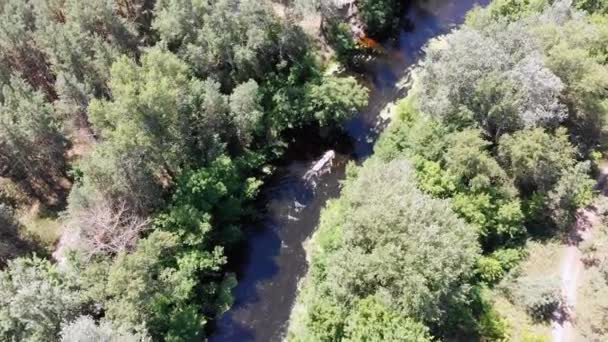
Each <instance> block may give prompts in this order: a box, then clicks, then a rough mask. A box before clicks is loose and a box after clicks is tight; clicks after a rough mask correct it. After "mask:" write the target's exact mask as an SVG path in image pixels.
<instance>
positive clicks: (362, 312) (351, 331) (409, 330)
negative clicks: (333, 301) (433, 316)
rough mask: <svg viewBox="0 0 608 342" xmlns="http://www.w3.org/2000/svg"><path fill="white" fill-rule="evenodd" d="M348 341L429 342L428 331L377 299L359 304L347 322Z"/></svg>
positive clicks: (346, 333) (346, 338) (366, 300)
mask: <svg viewBox="0 0 608 342" xmlns="http://www.w3.org/2000/svg"><path fill="white" fill-rule="evenodd" d="M347 322H348V323H347V325H346V329H345V330H346V331H345V335H346V337H345V338H344V341H370V342H371V341H404V342H405V341H407V342H428V341H431V340H432V339H431V336H430V334H429V333H428V328H427V327H425V326H424V325H423V324H421V323H418V322H416V321H414V320H412V319H410V318H407V317H403V316H401V315H399V314H398V313H397V312H395V311H393V310H392V309H391V308H389V307H387V306H386V305H385V304H383V303H382V302H380V301H379V300H378V299H377V298H375V297H370V298H365V299H362V300H361V301H359V303H357V305H356V306H355V309H354V311H353V312H352V313H351V315H350V316H349V317H348V319H347Z"/></svg>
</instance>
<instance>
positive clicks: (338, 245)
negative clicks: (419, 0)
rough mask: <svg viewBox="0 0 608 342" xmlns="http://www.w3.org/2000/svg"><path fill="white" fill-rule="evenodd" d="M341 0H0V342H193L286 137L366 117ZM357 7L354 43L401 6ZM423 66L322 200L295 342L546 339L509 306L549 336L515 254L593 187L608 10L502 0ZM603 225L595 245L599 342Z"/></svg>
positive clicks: (374, 32)
mask: <svg viewBox="0 0 608 342" xmlns="http://www.w3.org/2000/svg"><path fill="white" fill-rule="evenodd" d="M446 1H447V0H446ZM338 2H339V1H333V0H319V1H313V0H310V1H307V0H294V1H276V2H273V1H270V0H90V1H79V0H1V1H0V88H1V92H0V237H1V239H0V340H2V341H64V342H72V341H79V342H84V341H86V342H88V341H202V340H205V339H206V338H207V337H208V336H209V335H210V334H211V333H212V331H213V323H214V321H215V320H216V319H217V318H218V317H219V316H220V315H222V314H223V313H224V312H226V311H227V310H228V309H229V308H230V307H231V306H232V304H233V296H232V290H233V289H234V288H235V286H236V284H237V277H236V275H235V274H234V272H233V268H232V267H231V261H232V260H231V258H230V256H231V255H233V254H234V252H235V251H238V250H239V249H240V248H241V246H242V245H241V244H242V242H243V239H244V237H245V236H246V231H244V228H243V227H245V226H246V225H245V223H247V222H251V221H254V220H255V219H256V218H257V217H258V215H259V212H257V211H256V206H255V205H254V203H255V201H256V199H257V198H258V195H259V192H260V189H261V188H262V187H263V185H264V183H265V181H266V180H267V179H268V178H269V177H270V176H271V175H272V173H273V170H274V167H275V166H274V165H275V164H276V163H277V162H278V161H280V160H281V158H283V157H284V156H285V154H286V152H287V151H288V149H289V147H290V145H291V144H293V139H292V138H293V136H295V134H294V132H302V131H304V132H306V131H308V130H311V131H313V130H314V131H319V130H322V129H323V130H326V131H328V132H331V134H334V133H335V134H338V133H336V132H340V131H341V130H342V128H343V124H344V123H345V122H346V121H347V120H349V119H350V118H351V117H353V116H354V115H356V113H358V112H359V111H361V110H362V109H363V108H365V106H366V105H367V104H368V100H369V99H368V96H369V90H368V89H367V87H366V86H364V85H363V84H362V82H360V81H359V80H358V79H357V78H356V77H355V76H357V74H356V72H355V71H354V69H355V66H356V64H357V60H358V58H360V57H361V56H368V55H371V56H372V57H373V55H374V54H377V53H378V51H370V46H366V44H364V42H365V41H363V40H359V38H361V37H357V36H353V35H352V34H351V33H350V30H351V28H350V27H349V26H348V25H347V24H346V23H345V22H344V20H343V17H342V14H341V13H340V11H339V10H338V9H337V8H336V3H338ZM355 2H356V4H357V8H358V14H357V15H358V17H357V18H358V19H357V20H358V22H360V25H361V26H362V27H363V28H364V29H365V34H366V36H365V37H370V38H373V39H374V40H370V41H375V40H378V41H381V40H383V39H387V38H389V37H391V36H392V35H394V34H395V32H396V30H398V28H399V26H400V25H402V24H403V23H402V22H401V16H402V12H403V11H404V9H405V7H406V6H407V5H408V4H409V3H410V1H398V0H356V1H355ZM311 8H312V9H313V10H314V11H315V12H320V15H321V17H322V19H321V26H322V27H321V28H320V30H321V31H322V32H321V33H319V32H317V33H316V34H318V35H321V36H322V37H319V36H314V34H311V33H310V32H308V31H307V30H306V29H305V27H303V25H302V24H301V23H302V19H303V17H304V18H305V17H306V16H307V15H309V11H310V9H311ZM320 41H321V42H320ZM362 42H363V43H362ZM322 44H327V47H325V48H328V49H330V50H331V51H332V54H331V56H329V57H328V56H327V54H325V53H323V52H322V48H321V47H320V46H319V45H322ZM424 52H425V57H424V59H423V61H422V63H421V64H420V65H419V66H418V67H417V68H416V70H415V71H414V83H413V86H412V89H410V90H409V92H408V95H407V96H406V97H405V98H403V99H401V100H400V101H399V102H398V104H397V105H396V109H395V110H394V115H393V118H392V122H391V123H390V125H389V127H388V128H387V129H386V130H385V132H384V133H383V134H382V135H381V137H380V139H379V141H378V142H377V143H376V145H375V154H374V156H373V157H371V158H370V159H369V160H367V161H365V163H363V164H362V165H355V164H352V165H349V166H348V168H347V174H348V176H347V178H346V179H345V180H344V182H343V184H342V192H341V195H340V197H339V198H337V199H335V200H332V201H330V202H329V203H328V205H327V207H326V208H325V209H324V210H323V212H322V215H321V218H320V224H319V227H318V228H317V231H316V232H315V234H314V236H313V237H312V239H311V241H310V242H309V243H308V253H309V255H308V257H309V259H310V265H309V270H308V274H307V275H306V277H305V278H304V279H303V280H302V283H301V287H300V289H299V292H298V298H297V303H296V304H295V306H294V308H293V311H292V315H291V320H290V322H289V331H288V334H287V336H286V338H287V340H290V341H436V340H444V339H455V340H485V341H506V340H511V339H513V338H516V337H517V338H518V339H519V340H522V341H530V342H531V341H544V339H543V337H542V336H540V335H539V334H536V333H535V332H530V331H523V332H521V331H519V330H517V329H515V327H516V326H515V324H514V323H513V320H512V317H509V315H508V314H506V313H505V312H504V310H503V309H501V307H499V303H500V301H501V300H502V298H506V299H505V300H506V302H508V303H510V304H508V305H512V306H513V307H514V308H516V309H517V310H520V309H521V310H522V311H523V312H524V314H525V315H526V317H528V318H529V319H530V320H531V321H532V322H535V323H539V324H546V322H548V321H549V320H550V319H551V317H552V315H553V313H554V312H555V311H556V310H557V309H558V308H560V306H561V305H562V304H563V303H562V301H563V299H562V298H561V297H560V294H559V288H558V287H557V285H556V284H555V282H554V281H552V279H547V278H543V277H538V276H537V277H534V276H533V275H527V274H525V272H524V271H522V267H523V266H522V265H524V264H525V263H526V260H527V258H528V257H529V256H531V255H533V254H534V249H533V248H531V247H530V245H531V244H534V243H546V242H547V241H553V240H556V239H560V238H562V237H563V236H565V235H567V234H568V232H569V229H570V227H571V226H572V225H573V224H574V223H575V222H576V220H577V217H578V216H577V213H578V209H579V208H582V207H585V206H588V205H590V204H592V203H595V202H596V201H597V198H598V193H597V191H596V190H595V188H594V186H595V184H596V182H595V179H594V178H595V176H596V175H597V174H598V172H599V163H600V160H601V159H602V155H603V153H604V152H605V147H606V133H607V128H608V126H607V122H606V119H607V114H608V3H606V2H605V1H601V0H576V1H574V3H572V1H567V0H555V1H553V0H495V1H493V2H492V3H491V4H490V5H489V6H488V7H486V8H480V7H478V8H475V9H474V10H473V11H471V12H470V13H469V14H468V15H467V18H466V23H465V24H464V25H463V26H462V27H461V28H459V29H456V30H454V31H452V32H451V33H449V34H447V35H445V36H442V37H439V38H437V39H434V40H433V41H431V42H430V43H429V44H428V45H427V46H426V48H425V51H424ZM332 64H338V65H341V66H343V67H340V68H338V69H339V70H346V72H344V71H339V72H336V71H334V69H333V68H331V65H332ZM370 189H372V190H373V191H370ZM605 211H606V213H608V203H606V204H605ZM602 234H604V235H602ZM607 236H608V228H607V229H606V231H604V232H603V233H601V234H599V238H598V240H597V241H595V242H594V243H593V244H588V245H586V246H585V255H587V257H588V259H589V260H590V264H591V265H592V267H593V270H596V273H597V277H596V278H594V279H595V280H594V283H593V284H594V288H593V289H591V290H589V291H591V292H590V296H596V297H598V296H599V297H600V298H604V299H603V300H600V301H598V303H597V304H595V306H594V307H593V310H590V311H589V312H592V313H593V315H590V314H587V315H586V316H585V314H582V315H581V316H582V317H584V318H585V319H586V320H587V321H588V322H587V324H586V326H585V327H584V329H582V334H583V336H584V337H585V338H586V340H590V341H601V340H604V339H605V338H607V337H608V330H607V328H606V325H605V322H606V321H607V320H608V303H607V302H606V300H605V298H608V297H607V296H606V295H605V294H606V293H608V253H606V252H605V251H606V250H608V249H607V248H608V247H607V246H606V243H607V242H606V241H608V238H607ZM594 272H595V271H594ZM514 310H515V309H514Z"/></svg>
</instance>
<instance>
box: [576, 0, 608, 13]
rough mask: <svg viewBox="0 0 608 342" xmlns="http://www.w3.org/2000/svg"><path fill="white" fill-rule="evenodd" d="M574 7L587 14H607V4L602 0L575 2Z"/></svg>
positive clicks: (578, 0)
mask: <svg viewBox="0 0 608 342" xmlns="http://www.w3.org/2000/svg"><path fill="white" fill-rule="evenodd" d="M574 5H575V6H576V8H578V9H582V10H584V11H587V12H589V13H598V14H603V15H606V14H608V3H606V1H604V0H577V1H575V2H574Z"/></svg>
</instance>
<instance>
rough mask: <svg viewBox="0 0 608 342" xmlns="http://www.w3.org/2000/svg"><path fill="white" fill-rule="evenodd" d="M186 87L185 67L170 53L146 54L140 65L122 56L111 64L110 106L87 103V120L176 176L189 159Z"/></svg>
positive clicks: (187, 85)
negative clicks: (135, 148)
mask: <svg viewBox="0 0 608 342" xmlns="http://www.w3.org/2000/svg"><path fill="white" fill-rule="evenodd" d="M189 82H190V81H189V75H188V68H187V66H186V65H185V64H184V63H183V62H181V61H180V60H179V59H178V58H177V57H176V56H175V55H173V54H171V53H170V52H165V51H162V50H160V49H158V48H155V49H152V50H149V51H148V52H147V53H146V54H144V55H143V56H142V60H141V66H138V65H136V64H135V62H134V61H132V60H130V59H128V58H127V57H124V56H123V57H121V58H120V59H119V60H118V61H116V62H115V63H114V64H113V65H112V78H111V81H110V89H111V91H112V101H99V100H94V101H92V102H91V105H90V107H89V116H90V120H91V122H92V124H93V127H94V128H95V129H96V130H97V131H98V132H99V133H100V134H101V136H102V137H103V138H105V139H106V140H110V141H112V142H113V143H114V144H117V145H123V146H126V145H134V146H136V147H138V148H140V149H142V150H144V151H146V152H147V153H148V157H150V158H152V159H151V160H150V161H149V162H150V163H157V166H158V167H163V168H164V169H165V171H167V172H169V173H170V174H175V173H176V172H178V171H179V170H180V168H181V167H182V166H183V165H184V163H186V162H187V161H188V159H189V156H190V155H191V153H189V151H188V147H189V143H190V139H191V138H190V134H189V133H190V132H189V122H190V113H191V108H190V106H189V104H188V101H187V100H188V97H189Z"/></svg>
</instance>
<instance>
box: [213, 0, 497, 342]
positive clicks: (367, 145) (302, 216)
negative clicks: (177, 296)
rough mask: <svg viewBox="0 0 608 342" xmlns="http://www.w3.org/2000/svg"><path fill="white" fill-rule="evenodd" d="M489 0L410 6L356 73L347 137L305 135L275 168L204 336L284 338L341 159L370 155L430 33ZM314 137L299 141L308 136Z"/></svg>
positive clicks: (339, 174)
mask: <svg viewBox="0 0 608 342" xmlns="http://www.w3.org/2000/svg"><path fill="white" fill-rule="evenodd" d="M488 2H489V0H454V1H439V0H436V1H434V0H430V1H427V2H425V3H424V5H421V6H413V7H412V8H410V9H409V10H408V11H407V13H405V17H406V18H407V22H409V23H410V24H411V25H408V29H407V30H406V29H404V30H402V31H401V32H400V34H399V36H398V38H396V39H395V40H394V41H393V42H387V43H386V44H385V48H386V50H387V53H386V56H384V57H382V58H378V59H376V60H374V61H373V62H371V63H369V65H367V67H366V68H365V70H366V71H365V72H364V75H363V77H364V78H366V79H367V81H368V82H367V83H368V84H369V85H370V103H369V105H368V107H367V108H366V109H365V110H364V111H362V112H361V113H359V114H358V115H357V116H356V117H355V118H354V119H352V120H351V121H350V122H348V123H347V124H346V131H347V134H348V135H347V136H346V137H345V139H342V140H347V141H339V142H337V143H336V146H320V145H321V144H320V143H319V144H318V145H317V146H315V142H314V141H305V142H303V143H304V145H306V146H308V147H307V148H306V151H305V153H301V154H300V155H294V156H293V157H292V160H291V161H290V162H288V163H286V165H284V166H280V167H279V168H278V170H277V172H276V174H275V176H274V177H273V178H272V179H270V180H269V181H268V182H267V183H266V185H265V186H264V189H263V191H262V196H261V197H260V201H263V202H264V207H265V210H264V212H265V214H264V217H263V218H262V219H261V220H260V221H259V222H258V223H256V224H255V226H254V227H249V228H248V229H247V231H248V232H249V233H248V236H247V246H246V250H245V251H244V260H243V262H242V264H241V265H240V267H239V269H238V271H237V276H238V280H239V283H238V286H237V287H236V288H235V289H234V291H233V295H234V298H235V303H234V306H233V307H232V308H231V310H230V311H228V312H227V313H226V314H224V315H223V316H222V317H221V318H220V319H219V320H218V321H217V328H216V331H215V333H214V334H213V335H212V336H211V338H210V340H211V341H215V342H220V341H264V342H266V341H280V340H281V339H282V338H283V335H284V334H285V331H286V328H287V322H288V319H289V314H290V311H291V307H292V305H293V302H294V299H295V296H296V290H297V284H298V281H299V280H300V279H301V277H302V276H304V274H305V273H306V269H307V263H306V254H305V252H304V249H303V246H302V243H303V242H304V241H305V240H306V239H307V238H308V237H309V236H310V235H311V233H312V232H313V231H314V229H315V227H316V226H317V224H318V221H319V214H320V211H321V209H322V208H323V206H324V205H325V203H326V201H327V200H328V199H330V198H334V197H336V196H338V195H339V192H340V186H339V184H340V183H339V181H340V180H341V179H344V169H345V167H344V166H345V164H346V162H347V161H349V160H355V161H358V162H360V161H362V160H364V159H365V158H367V157H369V156H370V155H371V154H372V153H373V143H374V141H375V139H376V138H377V136H378V134H379V132H380V131H381V129H382V127H383V126H384V124H383V123H382V122H380V121H381V120H380V119H379V114H380V111H381V110H382V109H383V108H384V107H385V106H386V105H387V104H389V103H392V102H394V101H395V100H396V99H398V98H401V97H403V96H404V95H405V92H406V89H404V88H402V87H399V86H397V85H398V83H399V81H400V80H402V79H404V78H406V77H407V76H408V74H409V71H410V69H411V68H410V67H411V66H412V65H414V64H415V63H416V62H417V61H418V60H419V59H420V57H421V55H422V47H423V46H424V45H425V44H426V43H427V42H428V41H429V39H431V38H433V37H435V36H438V35H440V34H443V33H446V32H448V31H449V30H451V29H452V28H454V27H455V26H457V25H458V24H460V23H462V21H463V19H464V16H465V14H466V12H467V11H468V10H469V9H471V8H473V6H475V5H476V4H479V5H486V4H487V3H488ZM399 84H400V83H399ZM314 136H315V135H313V134H311V136H310V137H309V138H307V137H300V139H304V140H307V139H315V138H314ZM299 143H301V142H296V144H299ZM310 146H312V147H310ZM330 148H331V149H335V150H336V151H337V152H338V154H337V157H336V160H335V162H334V167H333V168H332V172H331V173H330V174H327V175H325V176H323V177H322V178H321V179H320V180H318V181H317V184H316V186H315V185H313V184H310V183H309V182H306V181H304V180H303V179H302V176H303V175H304V173H305V172H306V170H307V169H309V168H310V167H311V166H312V164H313V163H314V161H315V160H316V159H318V158H320V157H321V156H322V155H323V153H324V151H325V150H326V149H330Z"/></svg>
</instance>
